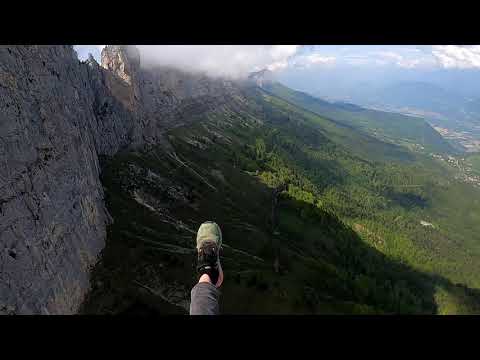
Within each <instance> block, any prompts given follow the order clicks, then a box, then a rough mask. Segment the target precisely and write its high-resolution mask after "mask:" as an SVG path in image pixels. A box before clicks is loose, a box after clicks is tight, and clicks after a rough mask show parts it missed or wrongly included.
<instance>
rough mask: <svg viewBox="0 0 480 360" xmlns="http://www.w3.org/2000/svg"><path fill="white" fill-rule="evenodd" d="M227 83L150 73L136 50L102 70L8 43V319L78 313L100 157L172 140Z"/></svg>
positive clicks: (4, 129)
mask: <svg viewBox="0 0 480 360" xmlns="http://www.w3.org/2000/svg"><path fill="white" fill-rule="evenodd" d="M232 93H234V90H233V89H232V87H231V85H230V84H228V83H227V82H222V81H214V80H210V79H206V78H205V77H201V76H195V75H188V74H183V73H180V72H178V71H175V70H172V69H163V71H162V72H161V73H159V72H158V71H151V70H148V69H142V68H141V67H140V59H139V58H138V53H136V51H135V49H134V48H129V47H123V46H111V47H108V48H107V49H106V50H105V51H104V52H103V54H102V66H100V65H99V64H97V63H96V62H95V60H93V59H90V60H89V61H87V62H85V63H81V62H79V61H78V59H77V56H76V54H75V52H74V50H73V49H72V47H71V46H1V47H0V117H1V121H0V136H1V140H2V141H1V142H0V144H1V145H0V147H1V152H0V154H1V155H0V159H1V163H2V166H1V167H0V175H1V176H0V184H1V187H0V188H1V192H0V205H1V210H0V213H1V215H0V216H1V217H0V228H1V233H0V243H1V244H2V251H1V252H0V266H1V271H0V313H20V314H30V313H73V312H75V311H77V309H78V306H79V305H80V303H81V301H82V299H83V297H84V295H85V293H86V291H87V290H88V288H89V279H88V271H89V269H90V267H91V266H92V265H93V264H94V263H95V262H96V260H97V255H98V253H99V252H100V250H101V249H102V248H103V246H104V240H105V236H106V224H107V223H108V222H109V221H110V220H109V219H110V217H109V215H108V212H107V211H106V210H105V208H104V202H103V189H102V186H101V183H100V180H99V174H100V167H99V164H98V155H99V154H100V155H113V154H115V153H116V152H117V151H119V150H120V149H126V148H133V149H135V148H143V147H148V146H151V145H152V144H155V145H158V144H163V145H164V146H168V142H166V141H165V139H164V137H163V135H162V134H163V132H165V131H166V130H168V129H169V128H172V127H173V126H178V125H180V124H184V123H188V122H192V121H195V118H194V117H189V118H188V119H185V118H184V117H183V114H184V113H186V112H187V111H188V110H195V109H196V110H195V111H198V112H202V111H204V109H208V108H210V107H216V106H220V104H221V103H222V102H224V101H225V100H224V99H225V98H226V97H229V96H232Z"/></svg>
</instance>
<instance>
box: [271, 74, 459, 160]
mask: <svg viewBox="0 0 480 360" xmlns="http://www.w3.org/2000/svg"><path fill="white" fill-rule="evenodd" d="M262 85H263V86H262V87H263V89H265V90H266V91H268V92H269V93H271V94H273V95H276V96H278V97H280V98H282V99H284V100H287V101H289V102H291V103H293V104H295V105H297V106H300V107H303V108H305V109H308V110H310V111H312V112H314V113H316V114H318V115H321V116H322V117H326V118H329V119H332V120H335V121H337V122H340V123H343V124H345V125H349V126H352V127H354V128H356V129H359V130H362V131H364V132H366V133H368V134H371V135H374V136H375V137H377V138H379V139H381V140H383V141H386V142H391V143H396V144H399V145H404V146H407V147H408V148H410V149H412V150H416V151H426V152H435V153H455V152H456V151H455V149H454V148H453V147H452V146H451V145H450V144H449V143H448V142H447V141H446V140H444V139H443V138H442V136H441V135H440V134H438V133H437V132H436V131H435V130H434V129H433V128H432V127H431V126H430V125H429V124H428V123H427V122H426V121H424V120H423V119H420V118H415V117H410V116H405V115H400V114H396V113H389V112H383V111H375V110H369V109H365V108H362V107H359V106H355V105H351V104H342V103H329V102H327V101H324V100H321V99H318V98H315V97H313V96H310V95H308V94H306V93H302V92H299V91H294V90H292V89H289V88H287V87H285V86H283V85H282V84H280V83H277V82H267V83H266V84H262Z"/></svg>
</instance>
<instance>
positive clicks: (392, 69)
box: [75, 45, 480, 94]
mask: <svg viewBox="0 0 480 360" xmlns="http://www.w3.org/2000/svg"><path fill="white" fill-rule="evenodd" d="M102 47H103V45H78V46H75V49H76V50H77V53H78V56H79V58H80V59H82V60H83V59H86V58H87V56H88V53H89V52H90V53H92V55H93V56H94V57H95V58H96V59H97V60H98V61H99V59H100V51H101V48H102ZM138 48H139V49H140V52H141V58H142V64H143V66H149V65H152V64H160V65H168V66H174V67H177V68H180V69H183V70H188V71H195V70H197V71H202V72H205V73H207V74H209V75H211V76H226V77H233V78H239V77H242V76H245V75H247V74H248V73H249V72H251V71H257V70H261V69H264V68H268V69H270V70H272V71H273V72H274V74H275V75H276V76H277V78H278V79H279V80H281V81H282V82H284V83H286V84H287V85H289V86H292V87H295V88H297V89H300V90H305V91H315V90H316V89H323V90H321V91H325V90H329V89H331V91H334V89H335V88H342V87H343V88H345V89H348V88H349V87H351V86H358V84H365V85H368V86H379V87H381V86H383V85H385V84H387V83H388V82H394V81H428V82H435V83H437V84H438V85H441V86H443V87H447V88H448V87H449V88H455V89H456V90H458V91H459V92H462V91H463V92H466V93H471V92H475V93H476V92H477V91H478V93H479V94H480V45H475V46H460V45H448V46H443V45H438V46H423V45H315V46H312V45H306V46H301V45H233V46H232V45H139V46H138ZM354 84H356V85H354Z"/></svg>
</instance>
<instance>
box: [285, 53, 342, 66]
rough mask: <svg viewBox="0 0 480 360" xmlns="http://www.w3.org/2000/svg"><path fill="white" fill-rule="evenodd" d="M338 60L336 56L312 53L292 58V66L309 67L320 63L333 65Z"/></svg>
mask: <svg viewBox="0 0 480 360" xmlns="http://www.w3.org/2000/svg"><path fill="white" fill-rule="evenodd" d="M335 61H336V58H335V57H334V56H325V55H321V54H319V53H312V54H307V55H297V56H295V57H294V58H293V59H291V61H290V63H291V65H292V66H294V67H297V68H309V67H311V66H318V65H332V64H334V63H335Z"/></svg>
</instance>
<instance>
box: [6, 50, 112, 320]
mask: <svg viewBox="0 0 480 360" xmlns="http://www.w3.org/2000/svg"><path fill="white" fill-rule="evenodd" d="M0 59H1V60H0V79H1V80H0V84H1V85H0V134H1V140H2V141H1V142H0V159H1V162H0V164H1V165H0V204H1V210H0V247H1V248H0V313H1V312H3V313H20V314H32V313H43V314H48V313H72V312H74V311H75V310H76V308H77V307H78V305H79V299H81V296H82V295H83V293H84V292H85V289H87V288H88V269H89V267H90V266H91V265H93V264H94V262H95V260H96V258H97V255H98V253H99V251H100V250H101V249H102V247H103V246H104V238H105V223H106V219H107V214H106V212H105V209H104V205H103V201H102V200H103V191H102V186H101V184H100V181H99V172H100V169H99V165H98V158H97V152H96V148H95V141H94V138H93V134H92V129H91V127H92V126H93V125H94V124H95V122H96V120H95V115H94V113H93V111H92V107H91V103H90V101H91V99H89V97H88V90H87V89H88V86H89V85H88V83H87V78H88V75H87V71H86V70H87V69H86V68H84V69H81V68H80V67H79V66H78V60H77V59H76V56H75V54H74V52H73V51H72V49H70V48H69V47H54V48H42V47H36V46H31V47H2V48H0Z"/></svg>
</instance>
